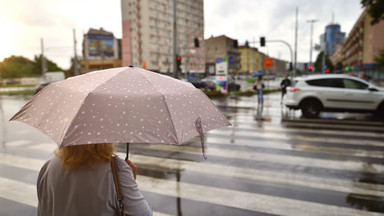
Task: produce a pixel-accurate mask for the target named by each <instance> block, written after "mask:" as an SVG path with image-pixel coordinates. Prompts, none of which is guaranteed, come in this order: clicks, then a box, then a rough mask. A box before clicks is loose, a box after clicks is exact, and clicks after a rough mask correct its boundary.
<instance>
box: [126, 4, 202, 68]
mask: <svg viewBox="0 0 384 216" xmlns="http://www.w3.org/2000/svg"><path fill="white" fill-rule="evenodd" d="M173 8H174V5H173V0H121V9H122V25H123V32H122V33H123V38H122V64H123V65H124V66H127V65H133V66H136V67H142V68H146V69H148V70H152V71H157V72H161V73H173V72H174V71H173V68H174V65H173V64H174V63H175V61H174V58H175V55H174V38H176V54H177V55H179V56H181V58H182V63H181V70H182V72H183V73H203V72H204V71H205V43H204V5H203V0H176V29H177V30H176V37H174V21H173V20H174V18H173V17H174V13H173V11H174V10H173Z"/></svg>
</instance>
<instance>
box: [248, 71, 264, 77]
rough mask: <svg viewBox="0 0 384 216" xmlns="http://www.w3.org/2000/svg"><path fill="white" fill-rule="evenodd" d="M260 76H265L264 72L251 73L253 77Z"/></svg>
mask: <svg viewBox="0 0 384 216" xmlns="http://www.w3.org/2000/svg"><path fill="white" fill-rule="evenodd" d="M259 76H264V73H263V72H256V73H253V74H252V75H251V77H259Z"/></svg>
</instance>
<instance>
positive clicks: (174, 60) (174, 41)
mask: <svg viewBox="0 0 384 216" xmlns="http://www.w3.org/2000/svg"><path fill="white" fill-rule="evenodd" d="M176 20H177V17H176V0H173V61H172V62H173V72H174V76H175V78H176V79H177V78H178V77H179V74H178V73H179V71H178V67H177V65H176V56H178V53H177V24H176Z"/></svg>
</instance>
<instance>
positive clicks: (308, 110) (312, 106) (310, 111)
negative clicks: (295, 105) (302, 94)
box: [300, 99, 321, 118]
mask: <svg viewBox="0 0 384 216" xmlns="http://www.w3.org/2000/svg"><path fill="white" fill-rule="evenodd" d="M300 107H301V112H302V113H303V115H304V117H307V118H316V117H318V116H319V114H320V110H321V103H320V102H319V101H317V100H313V99H309V100H304V101H303V102H301V105H300Z"/></svg>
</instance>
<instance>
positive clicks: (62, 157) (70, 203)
mask: <svg viewBox="0 0 384 216" xmlns="http://www.w3.org/2000/svg"><path fill="white" fill-rule="evenodd" d="M114 152H115V147H114V146H113V144H111V143H104V144H89V145H78V146H68V147H60V148H58V149H56V150H55V153H54V154H53V155H51V157H50V158H49V159H48V161H47V162H46V163H45V164H44V165H43V167H42V168H41V170H40V173H39V177H38V179H37V195H38V198H39V203H38V215H44V216H57V215H71V216H75V215H108V216H111V215H114V213H115V209H116V208H117V206H118V201H117V197H116V191H115V186H114V182H113V174H112V170H111V160H112V155H113V154H114ZM117 164H118V175H119V181H120V185H121V191H122V194H123V203H124V209H125V213H126V214H127V215H152V210H151V208H150V206H149V205H148V202H147V201H146V200H145V199H144V197H143V195H142V194H141V192H140V190H139V188H138V185H137V183H136V181H135V179H136V174H137V169H136V167H135V165H133V164H132V163H131V161H129V160H128V161H127V162H125V161H124V160H123V159H120V158H117Z"/></svg>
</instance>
